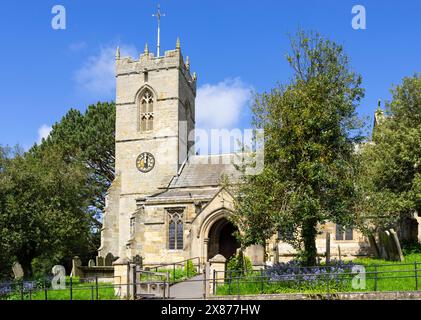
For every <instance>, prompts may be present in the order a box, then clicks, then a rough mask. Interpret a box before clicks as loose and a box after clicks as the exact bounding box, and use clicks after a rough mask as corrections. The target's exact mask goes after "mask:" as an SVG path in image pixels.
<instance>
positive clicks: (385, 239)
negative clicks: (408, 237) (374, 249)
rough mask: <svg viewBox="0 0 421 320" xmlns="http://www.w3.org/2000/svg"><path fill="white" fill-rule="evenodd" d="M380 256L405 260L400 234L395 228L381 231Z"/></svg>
mask: <svg viewBox="0 0 421 320" xmlns="http://www.w3.org/2000/svg"><path fill="white" fill-rule="evenodd" d="M378 250H379V254H380V257H381V258H382V259H384V260H388V261H403V254H402V249H401V246H400V243H399V239H398V236H397V234H396V232H395V231H394V230H393V229H390V230H387V231H379V246H378Z"/></svg>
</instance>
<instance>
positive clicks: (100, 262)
mask: <svg viewBox="0 0 421 320" xmlns="http://www.w3.org/2000/svg"><path fill="white" fill-rule="evenodd" d="M96 265H97V267H103V266H104V257H100V256H98V257H96Z"/></svg>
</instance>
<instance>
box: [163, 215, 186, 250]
mask: <svg viewBox="0 0 421 320" xmlns="http://www.w3.org/2000/svg"><path fill="white" fill-rule="evenodd" d="M167 212H168V248H169V249H170V250H183V247H184V225H183V213H184V209H183V208H176V209H167Z"/></svg>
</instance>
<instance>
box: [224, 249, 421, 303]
mask: <svg viewBox="0 0 421 320" xmlns="http://www.w3.org/2000/svg"><path fill="white" fill-rule="evenodd" d="M354 263H355V264H359V265H363V266H364V267H365V268H366V273H367V274H366V287H365V288H364V289H354V288H352V278H353V277H354V275H351V274H349V273H347V274H344V275H343V276H342V277H341V280H342V281H334V280H330V281H327V279H328V278H326V277H325V278H320V281H319V283H313V284H311V285H310V284H309V282H303V283H297V282H294V281H282V282H279V281H278V282H270V281H268V280H269V279H268V278H267V279H264V278H261V277H260V273H256V272H254V273H252V274H251V275H248V276H247V277H245V278H243V279H233V280H232V281H231V283H229V281H227V280H226V281H225V282H223V281H222V282H223V283H221V284H219V285H217V289H216V294H217V295H237V294H240V295H243V294H276V293H309V294H312V293H313V294H320V293H327V292H329V293H336V292H355V291H361V292H367V291H414V290H416V288H417V283H416V278H415V274H416V273H415V263H417V264H418V265H417V269H418V270H419V271H418V272H417V273H418V290H421V254H419V253H418V254H410V255H408V256H406V257H405V261H404V262H390V261H384V260H379V259H373V258H362V259H357V260H354ZM376 271H377V275H376V273H375V272H376Z"/></svg>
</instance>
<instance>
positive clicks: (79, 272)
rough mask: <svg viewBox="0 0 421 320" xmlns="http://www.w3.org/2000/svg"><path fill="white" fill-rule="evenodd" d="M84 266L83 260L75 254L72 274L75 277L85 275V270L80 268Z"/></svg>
mask: <svg viewBox="0 0 421 320" xmlns="http://www.w3.org/2000/svg"><path fill="white" fill-rule="evenodd" d="M81 266H82V260H80V258H79V257H78V256H75V257H74V258H73V259H72V276H73V277H83V272H82V270H81V269H80V267H81Z"/></svg>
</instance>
